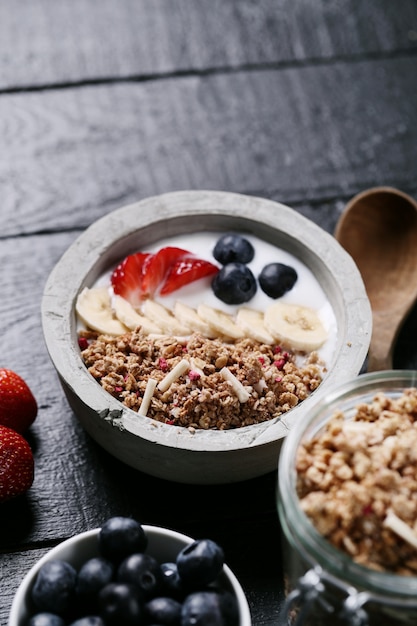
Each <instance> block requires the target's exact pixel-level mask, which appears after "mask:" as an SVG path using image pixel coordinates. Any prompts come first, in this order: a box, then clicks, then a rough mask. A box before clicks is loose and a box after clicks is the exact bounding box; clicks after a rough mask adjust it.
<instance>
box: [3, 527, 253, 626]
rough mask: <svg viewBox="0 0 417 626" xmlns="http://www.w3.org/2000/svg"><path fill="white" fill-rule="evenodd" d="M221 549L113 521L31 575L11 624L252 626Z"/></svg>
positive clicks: (71, 542) (58, 550) (63, 547)
mask: <svg viewBox="0 0 417 626" xmlns="http://www.w3.org/2000/svg"><path fill="white" fill-rule="evenodd" d="M224 558H225V557H224V552H223V549H222V548H221V546H219V544H217V543H216V542H214V541H212V540H210V539H195V540H193V539H191V538H190V537H187V536H185V535H183V534H180V533H178V532H175V531H172V530H168V529H166V528H161V527H157V526H147V525H142V524H140V523H139V522H137V521H136V520H134V519H132V518H129V517H123V516H115V517H111V518H110V519H108V520H107V521H106V522H105V523H104V524H103V525H102V526H101V527H100V528H97V529H93V530H90V531H86V532H84V533H81V534H79V535H75V536H74V537H72V538H70V539H67V540H66V541H64V542H62V543H61V544H59V545H57V546H56V547H55V548H53V549H52V550H50V551H49V552H48V553H47V554H45V556H43V557H42V558H41V559H40V560H39V561H38V562H37V563H36V564H35V565H34V566H33V567H32V568H31V569H30V571H29V572H28V573H27V575H26V576H25V578H24V579H23V581H22V583H21V585H20V587H19V588H18V590H17V592H16V595H15V597H14V600H13V603H12V607H11V611H10V616H9V622H8V626H113V625H114V626H121V625H126V626H129V625H132V626H133V625H135V626H140V625H141V624H143V625H145V624H146V625H147V624H158V625H159V626H195V625H196V624H201V626H203V625H204V624H217V625H218V626H251V623H252V622H251V616H250V610H249V605H248V602H247V600H246V596H245V594H244V591H243V589H242V587H241V585H240V584H239V582H238V580H237V578H236V576H235V575H234V574H233V572H232V571H231V570H230V568H229V567H228V566H227V565H226V564H225V561H224Z"/></svg>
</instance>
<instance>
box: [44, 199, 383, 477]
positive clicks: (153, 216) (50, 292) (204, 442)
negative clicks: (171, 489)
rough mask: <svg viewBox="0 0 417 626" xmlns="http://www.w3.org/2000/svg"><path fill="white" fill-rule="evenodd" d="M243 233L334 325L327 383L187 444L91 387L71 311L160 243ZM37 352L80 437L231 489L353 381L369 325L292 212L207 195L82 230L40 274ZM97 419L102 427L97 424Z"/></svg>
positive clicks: (314, 229)
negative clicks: (279, 409) (257, 418)
mask: <svg viewBox="0 0 417 626" xmlns="http://www.w3.org/2000/svg"><path fill="white" fill-rule="evenodd" d="M231 230H235V231H236V230H237V231H241V232H247V233H253V234H254V235H255V236H257V237H259V238H260V239H263V240H266V241H267V242H270V243H272V244H274V245H276V246H277V247H279V248H281V249H283V250H285V251H287V252H288V253H290V254H292V255H293V256H295V257H297V258H298V259H299V260H300V261H302V262H303V263H304V264H305V265H307V267H309V268H310V270H311V271H312V272H313V274H314V275H315V277H316V278H317V280H318V282H319V284H320V285H321V287H322V289H323V290H324V292H325V294H326V296H327V298H328V300H329V302H330V304H331V306H332V308H333V311H334V315H335V318H336V322H337V337H336V345H335V349H334V354H333V357H332V360H331V362H330V363H329V364H328V373H327V375H326V377H325V378H324V380H323V382H322V383H321V384H320V386H319V387H318V389H317V390H316V391H314V392H313V393H312V394H311V396H309V397H308V398H307V399H306V400H304V401H303V402H302V403H300V404H299V405H298V406H297V407H295V408H293V409H291V410H290V411H289V412H288V413H287V414H285V416H284V417H282V418H276V419H273V420H270V421H268V422H264V423H261V424H256V425H252V426H246V427H243V428H238V429H234V430H224V431H215V430H210V431H207V430H197V431H196V432H195V433H194V434H191V433H190V432H189V431H188V429H186V428H179V427H175V426H171V425H167V424H162V423H160V422H156V421H154V420H152V419H149V418H147V417H143V416H139V415H138V414H137V413H135V412H133V411H132V410H130V409H127V408H125V407H123V406H122V405H121V403H120V402H119V401H118V400H117V399H115V398H113V397H112V396H111V395H110V394H108V393H107V392H106V391H104V389H103V388H102V387H101V386H100V384H99V383H98V382H96V381H95V380H94V379H93V377H92V376H91V375H90V373H89V372H88V371H87V369H86V367H85V366H84V364H83V362H82V360H81V356H80V350H79V347H78V343H77V328H76V317H75V311H74V303H75V300H76V298H77V295H78V294H79V292H80V291H81V289H83V288H84V287H85V286H88V287H89V286H91V285H93V284H94V282H95V281H96V280H97V278H98V277H99V276H100V275H102V274H103V273H104V272H106V271H109V270H110V269H111V268H113V267H115V265H116V264H117V263H118V262H120V260H121V259H122V258H124V257H125V256H126V255H127V254H130V253H132V252H135V251H138V250H140V249H146V246H149V245H150V244H152V243H155V242H158V241H159V240H161V239H164V238H166V237H171V236H175V235H180V234H186V233H192V232H201V231H231ZM42 320H43V330H44V336H45V341H46V345H47V348H48V351H49V354H50V356H51V359H52V361H53V363H54V366H55V368H56V370H57V372H58V375H59V378H60V381H61V383H62V386H63V388H64V391H65V393H66V396H67V398H68V401H69V404H70V405H71V407H72V409H73V410H74V412H75V414H76V415H77V417H78V419H79V420H80V422H81V423H82V425H83V426H84V428H85V429H86V431H87V432H88V433H89V434H90V435H91V436H92V437H93V439H95V440H96V441H97V442H98V443H99V444H100V445H101V446H102V447H103V448H105V449H106V450H107V451H108V452H110V453H111V454H112V455H114V456H115V457H117V458H119V459H120V460H122V461H124V462H125V463H127V464H128V465H131V466H132V467H135V468H137V469H139V470H141V471H144V472H147V473H149V474H151V475H154V476H157V477H160V478H165V479H168V480H173V481H177V482H184V483H196V484H204V483H205V484H216V483H232V482H236V481H240V480H246V479H249V478H253V477H256V476H260V475H263V474H266V473H268V472H270V471H273V470H274V469H275V468H276V464H277V459H278V454H279V449H280V445H281V442H282V439H283V437H284V436H285V435H286V433H287V432H288V430H289V429H290V428H291V426H292V424H293V423H295V422H297V421H298V420H300V419H301V420H302V419H303V417H304V415H306V414H308V413H309V411H310V408H311V406H312V404H314V403H315V402H316V401H317V400H319V399H320V397H321V396H323V395H324V394H326V393H327V392H328V391H329V390H331V389H332V388H333V386H334V385H335V384H339V383H340V382H343V381H344V380H348V379H350V378H352V377H353V376H356V375H357V374H358V373H359V371H360V368H361V367H362V365H363V362H364V360H365V358H366V354H367V350H368V347H369V342H370V336H371V327H372V315H371V309H370V305H369V301H368V298H367V296H366V292H365V288H364V285H363V282H362V279H361V276H360V274H359V271H358V269H357V267H356V265H355V264H354V262H353V260H352V258H351V257H350V256H349V255H348V253H347V252H345V251H344V250H343V248H342V247H341V246H340V245H339V244H338V242H337V241H336V240H335V239H334V238H333V237H332V236H331V235H329V234H328V233H326V232H325V231H324V230H322V229H321V228H319V227H318V226H317V225H315V224H314V223H313V222H311V221H310V220H307V219H306V218H304V217H303V216H301V215H300V214H298V213H297V212H296V211H294V210H293V209H290V208H289V207H286V206H284V205H282V204H278V203H275V202H272V201H269V200H265V199H262V198H255V197H250V196H243V195H239V194H234V193H225V192H214V191H184V192H174V193H169V194H164V195H161V196H156V197H152V198H149V199H146V200H143V201H141V202H138V203H136V204H132V205H129V206H126V207H123V208H121V209H118V210H116V211H114V212H112V213H110V214H109V215H107V216H105V217H104V218H102V219H100V220H98V221H97V222H95V223H94V224H92V225H91V226H90V227H89V228H88V229H87V230H86V231H85V232H84V233H83V234H82V235H81V236H80V237H79V238H78V239H77V240H76V241H75V242H74V243H73V245H72V246H71V247H70V248H69V249H68V250H67V252H66V253H65V254H64V255H63V257H62V258H61V260H60V261H59V262H58V263H57V265H56V266H55V268H54V270H53V271H52V273H51V274H50V276H49V278H48V281H47V284H46V286H45V290H44V297H43V301H42ZM104 413H107V417H106V418H104V417H102V416H100V415H99V414H101V415H103V414H104Z"/></svg>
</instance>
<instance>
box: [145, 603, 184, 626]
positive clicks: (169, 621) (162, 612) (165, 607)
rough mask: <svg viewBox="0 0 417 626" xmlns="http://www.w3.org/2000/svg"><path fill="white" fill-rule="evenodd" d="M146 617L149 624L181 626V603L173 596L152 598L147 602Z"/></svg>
mask: <svg viewBox="0 0 417 626" xmlns="http://www.w3.org/2000/svg"><path fill="white" fill-rule="evenodd" d="M145 617H146V620H147V622H146V623H147V624H160V626H180V623H181V604H180V602H177V600H174V599H173V598H166V597H164V596H160V597H158V598H152V600H149V602H147V603H146V604H145Z"/></svg>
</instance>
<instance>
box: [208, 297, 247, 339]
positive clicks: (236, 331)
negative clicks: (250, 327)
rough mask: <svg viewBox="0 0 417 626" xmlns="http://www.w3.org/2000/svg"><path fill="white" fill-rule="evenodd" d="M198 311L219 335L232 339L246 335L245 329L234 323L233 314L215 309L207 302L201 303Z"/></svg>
mask: <svg viewBox="0 0 417 626" xmlns="http://www.w3.org/2000/svg"><path fill="white" fill-rule="evenodd" d="M197 313H198V315H199V316H200V317H201V319H202V320H204V322H206V323H207V324H208V325H209V326H210V327H211V328H212V329H213V330H214V331H215V332H216V333H217V334H218V335H222V336H223V337H230V338H232V339H242V338H243V337H244V336H245V333H244V332H243V330H242V329H241V328H239V326H238V325H237V324H235V323H234V321H233V320H232V318H231V316H230V315H228V314H227V313H224V312H223V311H220V310H219V309H214V308H213V307H211V306H208V305H207V304H200V305H199V307H198V309H197Z"/></svg>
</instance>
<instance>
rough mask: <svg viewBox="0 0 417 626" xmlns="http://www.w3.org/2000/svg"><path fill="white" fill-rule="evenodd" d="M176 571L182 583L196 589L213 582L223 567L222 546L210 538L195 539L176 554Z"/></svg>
mask: <svg viewBox="0 0 417 626" xmlns="http://www.w3.org/2000/svg"><path fill="white" fill-rule="evenodd" d="M176 563H177V567H178V573H179V575H180V577H181V580H182V581H183V582H184V584H185V585H186V586H187V587H189V588H193V589H196V588H197V587H203V586H204V585H207V584H209V583H211V582H213V581H214V580H215V579H216V578H217V576H218V575H219V574H220V572H221V571H222V569H223V563H224V553H223V550H222V548H221V547H220V546H219V545H218V544H217V543H216V542H215V541H212V540H211V539H197V540H196V541H193V542H192V543H190V544H189V545H188V546H186V547H185V548H183V549H182V550H181V552H179V554H178V556H177V560H176Z"/></svg>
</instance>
